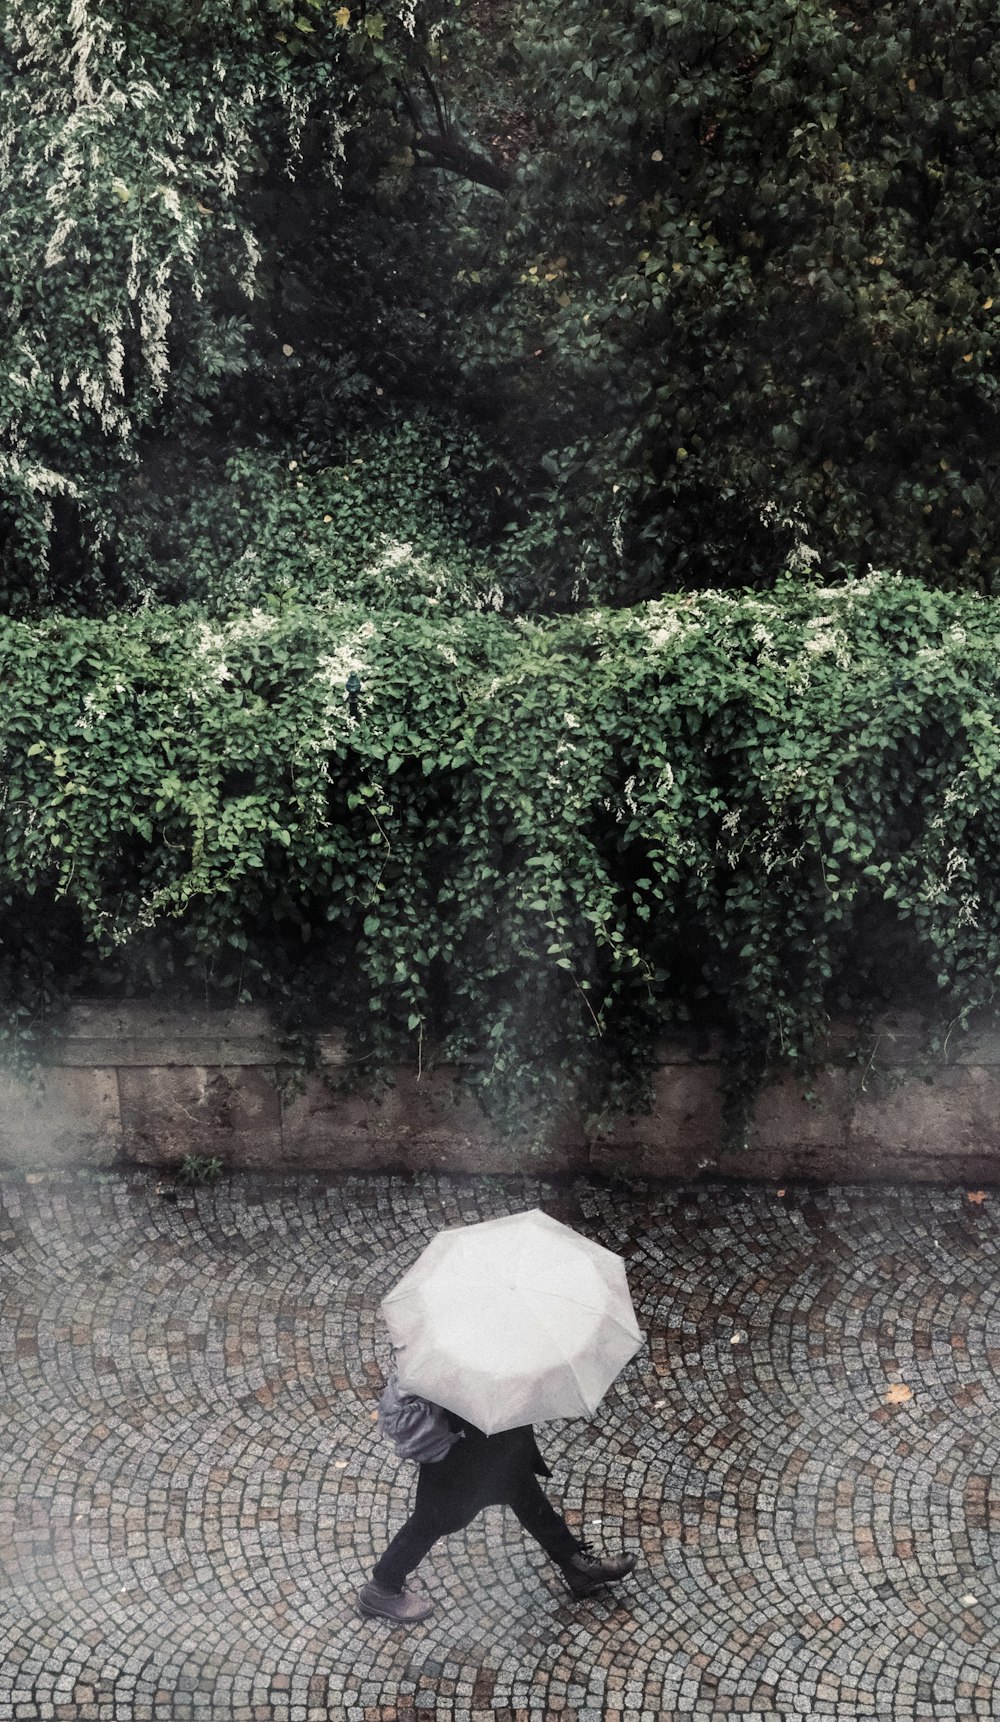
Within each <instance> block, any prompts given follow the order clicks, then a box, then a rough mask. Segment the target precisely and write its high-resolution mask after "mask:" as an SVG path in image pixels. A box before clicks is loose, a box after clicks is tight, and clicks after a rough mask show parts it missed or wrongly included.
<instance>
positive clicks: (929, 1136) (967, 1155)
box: [849, 1065, 1000, 1181]
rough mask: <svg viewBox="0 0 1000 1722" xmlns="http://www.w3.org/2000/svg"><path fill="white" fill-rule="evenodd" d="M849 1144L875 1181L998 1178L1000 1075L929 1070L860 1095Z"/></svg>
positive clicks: (987, 1070) (984, 1070) (991, 1069)
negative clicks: (877, 1179)
mask: <svg viewBox="0 0 1000 1722" xmlns="http://www.w3.org/2000/svg"><path fill="white" fill-rule="evenodd" d="M849 1141H850V1145H851V1147H852V1149H853V1151H854V1154H855V1156H856V1158H857V1160H858V1162H859V1163H860V1164H862V1165H864V1166H866V1167H867V1168H868V1172H867V1175H868V1177H870V1178H881V1179H894V1178H899V1179H902V1180H904V1181H905V1180H906V1179H908V1178H915V1179H934V1180H938V1179H945V1180H947V1179H949V1178H952V1179H954V1178H958V1179H962V1180H966V1179H970V1178H974V1179H979V1180H982V1181H987V1180H990V1179H995V1178H996V1176H997V1170H998V1168H1000V1069H997V1068H996V1067H995V1066H984V1067H980V1068H975V1067H968V1066H960V1065H947V1066H941V1065H926V1066H924V1067H923V1068H922V1069H917V1070H911V1071H907V1072H906V1073H905V1074H902V1073H900V1074H899V1076H898V1077H897V1078H895V1079H892V1078H889V1079H887V1078H885V1077H880V1078H879V1079H878V1080H877V1081H876V1082H874V1083H873V1085H872V1086H871V1088H870V1089H869V1091H868V1092H867V1093H864V1094H861V1093H859V1094H858V1096H857V1098H856V1100H855V1104H854V1107H853V1110H852V1116H851V1120H850V1128H849Z"/></svg>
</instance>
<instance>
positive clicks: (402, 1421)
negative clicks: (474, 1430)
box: [378, 1364, 462, 1465]
mask: <svg viewBox="0 0 1000 1722" xmlns="http://www.w3.org/2000/svg"><path fill="white" fill-rule="evenodd" d="M378 1426H379V1429H380V1430H381V1431H382V1434H383V1435H384V1436H385V1438H386V1440H387V1441H391V1442H392V1444H393V1447H394V1448H395V1450H396V1457H397V1458H398V1459H412V1460H413V1462H414V1463H415V1464H417V1465H434V1464H436V1463H437V1461H438V1460H439V1459H443V1458H444V1456H445V1454H446V1453H450V1452H451V1449H452V1447H454V1445H455V1442H456V1441H460V1440H461V1439H462V1436H461V1432H460V1431H459V1432H458V1433H456V1431H455V1430H454V1429H451V1428H449V1426H448V1419H447V1417H446V1415H445V1413H444V1411H443V1409H442V1407H441V1406H440V1405H434V1404H433V1403H432V1402H431V1400H429V1399H421V1398H420V1396H419V1394H416V1393H401V1392H400V1390H399V1382H398V1380H397V1376H396V1366H395V1364H393V1365H392V1367H391V1369H390V1371H389V1376H388V1380H387V1381H386V1384H385V1391H384V1392H383V1394H382V1397H381V1399H380V1400H379V1402H378Z"/></svg>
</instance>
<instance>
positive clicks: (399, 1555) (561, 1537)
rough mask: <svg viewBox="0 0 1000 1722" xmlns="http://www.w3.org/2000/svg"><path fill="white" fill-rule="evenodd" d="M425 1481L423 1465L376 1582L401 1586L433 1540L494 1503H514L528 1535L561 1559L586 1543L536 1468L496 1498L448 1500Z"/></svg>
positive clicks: (462, 1526)
mask: <svg viewBox="0 0 1000 1722" xmlns="http://www.w3.org/2000/svg"><path fill="white" fill-rule="evenodd" d="M432 1469H433V1467H432ZM424 1482H425V1478H424V1473H423V1471H422V1470H421V1476H420V1480H419V1482H418V1483H417V1499H416V1505H415V1507H414V1510H413V1512H412V1513H411V1515H410V1517H409V1518H408V1519H407V1521H406V1524H405V1525H404V1526H403V1528H402V1530H401V1531H397V1533H396V1535H395V1536H394V1537H393V1539H392V1542H391V1543H390V1544H389V1547H388V1548H387V1549H386V1551H385V1554H384V1555H383V1556H382V1559H381V1560H380V1561H379V1563H378V1565H377V1566H376V1568H375V1571H374V1573H373V1574H372V1577H373V1578H374V1580H375V1583H376V1584H380V1585H384V1586H385V1588H386V1590H391V1591H398V1590H401V1589H402V1587H403V1584H404V1582H405V1579H406V1575H407V1573H411V1572H412V1571H413V1569H414V1567H415V1566H417V1564H418V1563H419V1562H420V1561H421V1560H423V1557H424V1555H425V1554H426V1553H427V1550H428V1549H429V1548H430V1546H431V1544H432V1543H436V1542H437V1540H438V1538H439V1537H447V1536H450V1535H451V1533H452V1532H453V1531H462V1530H464V1529H465V1527H466V1525H469V1524H471V1523H472V1521H473V1519H474V1518H475V1517H476V1515H477V1513H480V1512H482V1510H483V1508H484V1507H485V1506H489V1505H491V1504H492V1505H495V1506H505V1507H509V1508H510V1509H511V1512H512V1513H514V1514H515V1516H516V1517H517V1518H518V1519H520V1521H521V1523H522V1525H523V1526H524V1528H525V1530H526V1531H527V1532H528V1533H529V1535H530V1536H532V1537H534V1539H535V1541H536V1542H538V1543H541V1545H542V1548H543V1549H544V1550H545V1553H546V1554H547V1555H550V1556H551V1558H552V1559H553V1560H554V1561H557V1562H559V1564H560V1565H562V1564H563V1563H564V1562H565V1561H569V1560H572V1558H573V1556H574V1555H575V1554H579V1552H580V1550H581V1548H582V1547H583V1544H582V1543H581V1542H580V1540H579V1538H577V1537H575V1536H574V1535H573V1532H572V1531H571V1530H570V1528H569V1526H568V1525H567V1523H566V1521H565V1519H563V1518H562V1517H561V1516H560V1514H559V1513H557V1512H556V1510H555V1508H554V1507H553V1505H552V1502H551V1501H550V1500H549V1498H548V1496H547V1495H546V1494H545V1492H544V1490H543V1489H542V1488H541V1486H540V1484H539V1482H538V1479H537V1477H535V1476H533V1475H532V1474H531V1472H526V1473H525V1474H524V1475H523V1476H519V1477H517V1478H514V1479H512V1480H511V1481H510V1482H509V1483H508V1484H507V1486H506V1488H505V1490H504V1493H503V1497H502V1499H501V1498H497V1499H495V1500H494V1501H493V1502H489V1501H484V1500H481V1499H479V1500H476V1499H472V1500H469V1499H468V1498H466V1499H465V1500H464V1501H463V1500H461V1499H459V1500H456V1501H455V1502H454V1503H448V1504H447V1505H445V1504H444V1503H443V1502H442V1501H441V1499H440V1494H439V1492H438V1491H437V1490H434V1489H431V1488H428V1487H422V1485H423V1484H424ZM421 1496H423V1499H421Z"/></svg>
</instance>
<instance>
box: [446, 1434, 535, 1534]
mask: <svg viewBox="0 0 1000 1722" xmlns="http://www.w3.org/2000/svg"><path fill="white" fill-rule="evenodd" d="M448 1422H449V1423H450V1424H451V1427H452V1428H453V1429H460V1430H461V1431H462V1439H461V1441H456V1442H455V1445H454V1447H452V1449H451V1451H450V1452H449V1453H446V1454H445V1456H444V1458H443V1459H438V1460H437V1461H436V1462H435V1463H434V1464H426V1465H421V1467H420V1476H419V1479H418V1482H417V1503H416V1504H417V1510H418V1511H419V1512H420V1514H421V1516H424V1515H427V1516H428V1517H429V1518H431V1519H433V1521H434V1522H435V1523H436V1524H439V1525H440V1526H441V1528H442V1532H444V1531H446V1530H447V1529H448V1528H451V1527H455V1528H457V1527H458V1526H460V1525H466V1524H468V1523H469V1521H470V1519H473V1518H475V1516H476V1514H477V1513H478V1512H481V1511H482V1509H483V1507H490V1506H503V1505H504V1504H505V1503H506V1502H508V1501H510V1499H511V1497H512V1496H514V1495H516V1494H517V1492H518V1489H519V1487H520V1486H521V1485H523V1483H524V1481H525V1479H529V1480H530V1479H533V1477H534V1475H535V1473H537V1474H538V1475H539V1476H542V1477H548V1476H550V1475H551V1473H550V1471H549V1467H548V1466H547V1465H546V1463H545V1460H544V1459H543V1458H542V1455H541V1454H540V1453H539V1451H538V1443H537V1442H536V1440H535V1431H534V1430H533V1429H532V1427H531V1424H530V1423H525V1424H522V1425H521V1427H520V1428H518V1429H503V1430H501V1432H500V1433H499V1434H498V1435H484V1434H483V1431H482V1430H481V1429H476V1428H475V1427H474V1425H473V1424H471V1423H466V1422H465V1421H464V1420H463V1419H462V1418H461V1417H456V1416H455V1415H454V1414H453V1413H451V1412H449V1413H448Z"/></svg>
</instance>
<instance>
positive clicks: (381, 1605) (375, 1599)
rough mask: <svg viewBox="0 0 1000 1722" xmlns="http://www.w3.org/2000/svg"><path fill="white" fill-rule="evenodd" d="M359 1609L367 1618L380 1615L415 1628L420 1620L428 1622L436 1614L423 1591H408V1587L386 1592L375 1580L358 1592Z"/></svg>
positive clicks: (371, 1580) (385, 1618) (364, 1585)
mask: <svg viewBox="0 0 1000 1722" xmlns="http://www.w3.org/2000/svg"><path fill="white" fill-rule="evenodd" d="M358 1608H359V1610H360V1612H361V1613H362V1614H363V1615H365V1616H366V1617H370V1616H373V1615H379V1616H381V1617H382V1618H383V1619H384V1620H395V1621H399V1623H400V1624H401V1625H403V1626H415V1625H416V1623H417V1621H418V1620H426V1619H427V1616H428V1615H429V1614H433V1613H434V1604H433V1603H432V1602H430V1601H429V1600H428V1598H427V1597H426V1596H425V1595H424V1593H423V1591H420V1590H408V1589H407V1587H406V1585H404V1586H403V1588H402V1590H386V1588H385V1586H384V1585H381V1584H376V1583H375V1580H374V1579H370V1580H369V1582H368V1583H367V1584H363V1585H362V1586H361V1589H360V1590H359V1591H358Z"/></svg>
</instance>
